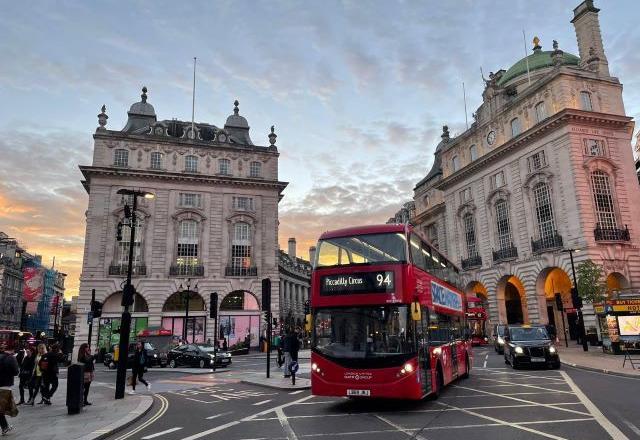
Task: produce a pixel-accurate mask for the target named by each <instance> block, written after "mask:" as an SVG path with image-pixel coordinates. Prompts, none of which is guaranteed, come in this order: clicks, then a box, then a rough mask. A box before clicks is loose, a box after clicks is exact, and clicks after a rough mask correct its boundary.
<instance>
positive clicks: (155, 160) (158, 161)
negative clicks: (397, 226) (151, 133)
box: [151, 151, 162, 170]
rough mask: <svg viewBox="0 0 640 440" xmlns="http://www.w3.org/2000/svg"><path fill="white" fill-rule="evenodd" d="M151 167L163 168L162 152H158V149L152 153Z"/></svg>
mask: <svg viewBox="0 0 640 440" xmlns="http://www.w3.org/2000/svg"><path fill="white" fill-rule="evenodd" d="M151 169H153V170H161V169H162V153H158V152H157V151H154V152H152V153H151Z"/></svg>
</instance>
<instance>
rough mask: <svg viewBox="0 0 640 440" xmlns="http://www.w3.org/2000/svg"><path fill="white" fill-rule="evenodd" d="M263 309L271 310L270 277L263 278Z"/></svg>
mask: <svg viewBox="0 0 640 440" xmlns="http://www.w3.org/2000/svg"><path fill="white" fill-rule="evenodd" d="M262 310H263V311H265V312H269V311H271V280H270V279H269V278H263V279H262Z"/></svg>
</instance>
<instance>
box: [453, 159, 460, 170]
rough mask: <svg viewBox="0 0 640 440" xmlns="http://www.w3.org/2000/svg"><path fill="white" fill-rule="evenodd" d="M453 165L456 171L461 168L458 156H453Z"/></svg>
mask: <svg viewBox="0 0 640 440" xmlns="http://www.w3.org/2000/svg"><path fill="white" fill-rule="evenodd" d="M451 167H452V168H453V172H454V173H455V172H456V171H458V170H459V169H460V159H459V158H458V156H453V159H451Z"/></svg>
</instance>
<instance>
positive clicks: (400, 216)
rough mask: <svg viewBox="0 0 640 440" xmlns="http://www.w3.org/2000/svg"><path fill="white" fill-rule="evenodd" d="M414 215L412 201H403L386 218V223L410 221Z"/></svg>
mask: <svg viewBox="0 0 640 440" xmlns="http://www.w3.org/2000/svg"><path fill="white" fill-rule="evenodd" d="M415 215H416V204H415V203H414V201H413V200H412V201H410V202H405V203H404V204H403V205H402V208H400V209H399V210H398V211H397V212H396V213H395V214H394V215H393V217H390V218H389V220H387V224H392V223H410V222H411V219H412V218H413V217H415Z"/></svg>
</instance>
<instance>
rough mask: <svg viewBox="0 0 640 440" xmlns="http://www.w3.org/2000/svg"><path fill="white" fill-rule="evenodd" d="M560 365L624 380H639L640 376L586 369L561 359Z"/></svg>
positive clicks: (603, 369) (601, 369) (593, 368)
mask: <svg viewBox="0 0 640 440" xmlns="http://www.w3.org/2000/svg"><path fill="white" fill-rule="evenodd" d="M560 363H561V364H562V365H566V366H569V367H573V368H575V369H578V370H586V371H593V372H596V373H603V374H609V375H611V376H620V377H626V378H632V379H640V375H638V374H630V373H620V372H618V371H611V370H607V369H606V368H595V367H587V366H585V365H579V364H574V363H573V362H567V361H563V360H562V359H560Z"/></svg>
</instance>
